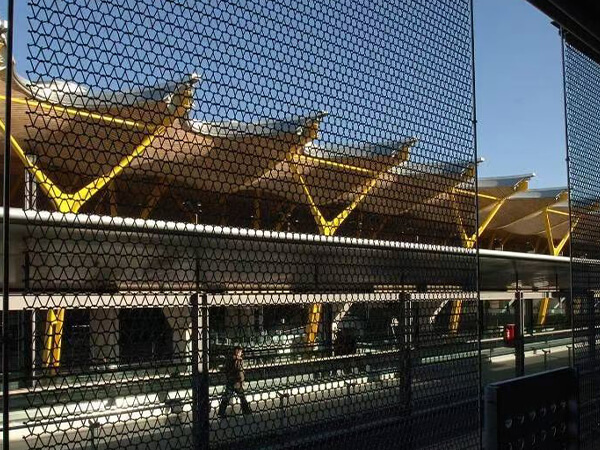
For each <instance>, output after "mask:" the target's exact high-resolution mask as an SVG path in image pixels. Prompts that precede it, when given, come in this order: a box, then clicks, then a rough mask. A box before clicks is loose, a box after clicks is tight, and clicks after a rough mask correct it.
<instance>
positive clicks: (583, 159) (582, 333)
mask: <svg viewBox="0 0 600 450" xmlns="http://www.w3.org/2000/svg"><path fill="white" fill-rule="evenodd" d="M564 67H565V87H566V88H565V92H566V107H567V109H566V112H567V132H568V133H567V143H568V150H569V178H570V192H571V223H572V225H571V226H572V232H571V236H572V237H571V253H572V255H573V258H574V259H573V261H572V273H573V275H572V289H573V334H574V363H575V366H576V367H577V368H578V369H579V374H580V392H579V400H580V416H581V437H582V448H596V447H597V445H598V443H600V427H599V424H600V403H599V402H600V391H599V389H600V358H599V354H598V353H597V351H596V346H597V341H598V332H597V325H596V324H597V323H598V316H599V314H600V309H599V306H598V301H599V298H598V289H599V287H600V269H599V268H598V266H597V265H596V264H591V263H590V261H586V260H597V259H599V258H600V245H599V242H600V231H599V230H600V229H599V227H598V225H599V222H598V206H599V205H598V201H597V199H598V198H600V184H599V183H598V177H597V168H598V165H599V164H600V152H599V150H600V135H599V132H600V65H598V62H596V61H594V60H592V59H590V58H589V57H588V56H586V55H585V54H584V53H582V52H581V51H579V50H578V49H577V48H575V47H573V46H572V45H571V44H569V43H567V42H565V44H564ZM575 258H577V259H575Z"/></svg>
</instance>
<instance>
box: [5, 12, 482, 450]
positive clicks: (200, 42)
mask: <svg viewBox="0 0 600 450" xmlns="http://www.w3.org/2000/svg"><path fill="white" fill-rule="evenodd" d="M29 8H30V10H29V13H28V38H27V39H28V41H27V50H28V68H27V71H26V73H23V74H21V75H18V74H17V75H16V76H17V78H16V83H15V85H14V87H13V93H12V99H13V109H12V123H13V125H12V131H11V132H12V135H13V136H14V141H13V154H14V155H15V157H14V159H15V165H14V167H13V172H14V175H13V176H12V183H13V186H14V195H12V194H11V195H12V197H13V198H12V199H11V206H13V207H14V209H13V210H12V213H11V221H12V223H13V226H12V229H13V238H12V243H11V244H12V248H11V258H12V259H11V267H12V268H13V272H14V276H12V278H11V281H12V282H13V284H14V286H13V288H14V292H16V293H18V294H15V295H13V299H12V300H11V303H12V305H13V306H12V307H13V309H15V310H19V314H22V315H24V316H25V319H23V322H24V323H25V324H26V325H24V327H25V330H28V331H27V332H26V333H25V335H24V336H23V339H22V340H23V342H25V344H23V345H21V347H22V348H23V349H24V350H22V353H23V354H25V355H26V356H27V357H25V358H21V359H18V360H19V361H21V362H19V363H18V365H19V366H18V367H15V369H14V376H13V378H14V379H15V382H16V383H18V385H19V386H20V387H21V390H19V391H18V392H16V393H15V394H14V396H13V397H12V399H11V402H12V408H13V409H14V413H13V417H15V419H14V420H15V424H14V427H13V426H12V425H11V444H12V445H13V447H11V448H31V449H36V448H54V449H66V448H90V449H100V448H102V449H104V448H131V449H133V448H161V449H166V448H177V449H180V448H204V449H206V448H246V449H252V448H298V449H300V448H307V447H309V446H310V447H313V448H345V447H347V446H348V445H352V446H353V448H365V449H366V448H373V447H375V448H407V449H409V448H410V449H413V448H461V449H464V448H478V447H479V431H478V421H479V410H478V393H479V381H478V380H479V374H478V367H479V353H478V345H479V344H478V326H477V323H478V321H477V285H476V283H477V280H476V268H477V259H476V253H475V251H474V250H473V247H474V243H475V233H476V222H477V218H476V199H475V181H474V172H475V167H474V162H475V150H474V130H473V117H472V115H473V98H472V84H473V79H472V64H473V61H472V51H471V44H472V36H471V5H470V2H469V1H467V0H460V1H454V0H453V1H450V0H437V1H435V2H430V1H425V0H412V1H401V2H387V1H385V2H384V1H376V2H358V3H356V2H347V1H337V0H335V1H334V0H332V1H326V2H321V3H315V2H313V1H309V0H299V1H297V2H294V3H293V4H288V2H266V1H257V2H204V1H201V2H198V1H184V2H175V1H164V2H160V3H156V2H154V1H151V0H136V1H130V0H126V1H118V2H117V1H102V2H100V1H92V2H90V1H84V0H69V1H65V2H54V1H51V0H30V2H29ZM18 69H19V67H17V72H18ZM21 347H19V348H21Z"/></svg>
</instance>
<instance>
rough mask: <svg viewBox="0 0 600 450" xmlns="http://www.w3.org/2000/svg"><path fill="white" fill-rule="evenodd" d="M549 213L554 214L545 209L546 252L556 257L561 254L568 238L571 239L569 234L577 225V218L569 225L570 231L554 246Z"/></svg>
mask: <svg viewBox="0 0 600 450" xmlns="http://www.w3.org/2000/svg"><path fill="white" fill-rule="evenodd" d="M561 212H562V211H561ZM550 213H554V210H552V209H551V208H546V209H545V211H544V226H545V229H546V240H547V242H548V251H549V252H551V253H552V256H558V255H560V253H561V252H562V250H563V248H564V246H565V245H566V243H567V242H568V241H569V238H570V237H571V232H572V231H573V230H574V229H575V227H576V226H577V224H578V223H579V218H577V219H575V220H574V221H573V223H572V224H571V229H570V230H569V231H568V232H567V233H566V234H565V235H564V236H563V238H562V239H561V240H560V242H559V243H558V245H554V236H553V235H552V223H551V222H550ZM567 215H568V214H567Z"/></svg>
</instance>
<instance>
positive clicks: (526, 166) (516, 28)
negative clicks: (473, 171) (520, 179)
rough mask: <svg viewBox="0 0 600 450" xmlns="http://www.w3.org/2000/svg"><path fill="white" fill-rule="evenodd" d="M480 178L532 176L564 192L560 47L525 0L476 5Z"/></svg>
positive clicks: (537, 184)
mask: <svg viewBox="0 0 600 450" xmlns="http://www.w3.org/2000/svg"><path fill="white" fill-rule="evenodd" d="M474 4H475V52H476V53H475V63H476V66H475V69H476V73H475V77H476V88H477V91H476V95H477V118H478V128H477V130H478V149H479V155H480V156H483V157H484V158H485V159H486V162H484V163H483V164H481V165H480V168H479V170H480V176H494V175H508V174H520V173H526V172H535V173H536V175H537V177H536V178H535V179H534V180H535V181H533V182H532V186H535V187H547V186H558V185H566V184H567V175H566V173H567V171H566V163H565V152H566V150H565V148H566V147H565V145H566V144H565V131H564V128H565V126H564V113H563V87H562V63H561V45H560V38H559V36H558V30H557V29H556V28H555V27H554V26H552V25H551V24H550V20H549V19H548V17H547V16H545V15H544V14H542V13H541V12H540V11H538V10H537V9H535V8H534V7H533V6H531V5H530V4H529V3H527V2H526V1H524V0H474Z"/></svg>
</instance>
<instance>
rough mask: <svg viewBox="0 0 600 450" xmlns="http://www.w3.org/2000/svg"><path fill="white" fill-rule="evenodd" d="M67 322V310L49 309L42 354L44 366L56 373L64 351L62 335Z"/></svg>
mask: <svg viewBox="0 0 600 450" xmlns="http://www.w3.org/2000/svg"><path fill="white" fill-rule="evenodd" d="M64 322H65V309H64V308H58V309H49V310H48V313H47V314H46V327H45V331H44V350H43V352H42V365H43V367H44V368H46V369H50V370H51V372H52V373H56V371H57V370H58V368H59V367H60V357H61V351H62V334H63V325H64Z"/></svg>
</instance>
